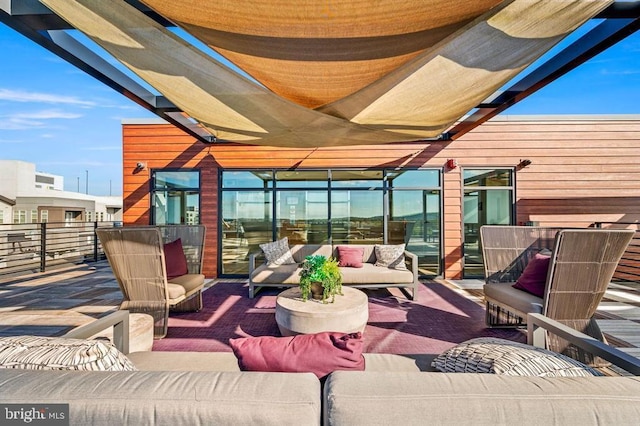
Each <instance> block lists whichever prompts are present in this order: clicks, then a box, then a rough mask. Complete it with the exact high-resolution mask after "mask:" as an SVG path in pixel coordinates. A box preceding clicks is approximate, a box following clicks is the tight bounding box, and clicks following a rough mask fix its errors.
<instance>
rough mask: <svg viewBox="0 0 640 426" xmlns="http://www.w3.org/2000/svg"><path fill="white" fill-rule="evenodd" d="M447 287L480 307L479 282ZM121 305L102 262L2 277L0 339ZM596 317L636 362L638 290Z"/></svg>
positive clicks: (612, 292)
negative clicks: (452, 288)
mask: <svg viewBox="0 0 640 426" xmlns="http://www.w3.org/2000/svg"><path fill="white" fill-rule="evenodd" d="M225 281H230V280H229V279H225ZM238 281H240V282H244V281H246V280H238ZM445 284H447V285H449V286H452V287H454V288H456V289H458V290H459V291H460V292H461V293H462V294H464V295H465V296H466V297H468V298H470V299H472V300H474V301H476V302H477V303H480V304H482V281H480V280H458V281H445ZM120 300H121V293H120V289H119V288H118V284H117V282H116V281H115V279H114V277H113V274H112V272H111V268H110V267H109V264H108V263H107V262H106V261H103V262H97V263H92V264H86V265H79V266H72V267H69V268H67V269H59V270H56V271H52V272H48V273H37V274H31V275H24V276H20V277H13V278H3V279H0V336H15V335H22V334H33V335H41V336H59V335H62V334H64V333H66V332H67V331H69V330H70V329H72V328H74V327H77V326H79V325H83V324H86V323H88V322H91V321H93V320H94V319H96V318H99V317H101V316H104V315H106V314H107V313H109V312H112V311H114V310H116V309H117V306H118V305H119V303H120ZM596 317H597V321H598V324H599V325H600V327H601V329H602V330H603V332H604V333H605V335H606V336H607V338H608V340H609V343H610V344H612V345H613V346H616V347H619V348H621V349H622V350H624V351H625V352H628V353H630V354H632V355H634V356H636V357H639V358H640V285H637V284H611V286H610V288H609V290H608V291H607V294H606V296H605V299H604V300H603V301H602V303H601V304H600V306H599V308H598V312H597V315H596Z"/></svg>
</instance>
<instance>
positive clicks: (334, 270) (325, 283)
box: [300, 254, 342, 303]
mask: <svg viewBox="0 0 640 426" xmlns="http://www.w3.org/2000/svg"><path fill="white" fill-rule="evenodd" d="M300 291H301V292H302V299H303V300H305V301H306V300H307V299H308V298H309V295H310V294H311V295H312V297H313V298H314V299H318V300H320V299H321V300H322V303H328V302H327V299H328V298H329V297H331V303H333V302H334V301H335V296H336V294H340V295H342V274H341V273H340V269H339V268H338V261H337V260H336V259H334V258H328V259H327V257H326V256H323V255H320V254H316V255H311V256H307V257H305V258H304V262H302V270H301V271H300Z"/></svg>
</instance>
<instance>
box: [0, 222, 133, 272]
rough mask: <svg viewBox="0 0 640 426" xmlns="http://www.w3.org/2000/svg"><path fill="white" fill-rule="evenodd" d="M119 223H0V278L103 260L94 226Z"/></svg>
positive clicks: (108, 225) (107, 225)
mask: <svg viewBox="0 0 640 426" xmlns="http://www.w3.org/2000/svg"><path fill="white" fill-rule="evenodd" d="M113 226H121V223H120V222H49V223H25V224H0V276H6V275H18V274H23V273H33V272H46V271H47V270H50V269H53V268H59V267H63V266H66V265H70V264H79V263H83V262H95V261H98V260H102V259H104V258H105V256H104V252H103V250H102V247H101V246H100V241H99V240H98V239H97V238H96V233H95V229H96V228H97V227H113Z"/></svg>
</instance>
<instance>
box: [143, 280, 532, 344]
mask: <svg viewBox="0 0 640 426" xmlns="http://www.w3.org/2000/svg"><path fill="white" fill-rule="evenodd" d="M279 291H280V290H278V289H267V290H262V291H261V292H260V293H258V294H257V296H256V297H255V299H249V297H248V288H247V286H245V285H242V284H239V283H231V282H220V283H218V284H216V285H215V286H213V287H211V288H210V289H208V290H206V291H205V292H204V293H203V299H204V300H203V301H204V309H203V310H201V311H200V312H195V313H171V315H170V317H169V332H168V334H167V337H165V338H164V339H162V340H157V341H155V342H154V345H153V350H156V351H194V352H206V351H209V352H230V351H231V348H230V347H229V345H228V342H229V339H231V338H236V337H248V336H279V335H280V333H279V331H278V326H277V324H276V321H275V303H276V296H277V294H278V292H279ZM365 292H366V293H367V295H368V296H369V322H368V323H367V327H366V329H365V332H364V338H365V347H364V351H365V352H367V353H397V354H418V353H440V352H442V351H444V350H446V349H448V348H450V347H452V346H454V345H456V344H457V343H460V342H463V341H465V340H468V339H472V338H474V337H484V336H491V337H501V338H504V339H509V340H515V341H520V342H523V341H525V340H526V339H525V335H524V333H523V332H522V331H520V330H514V329H489V328H486V327H485V324H484V308H483V307H482V306H480V305H478V304H477V303H475V302H474V301H472V300H470V299H467V298H465V297H464V296H463V295H461V294H459V293H458V292H456V291H455V290H452V289H450V288H448V287H447V286H445V285H443V284H440V283H435V282H426V283H423V284H422V285H421V286H420V288H419V291H418V297H417V301H411V300H407V299H406V298H405V296H404V294H402V293H401V292H400V291H399V290H397V289H391V290H386V289H380V290H365Z"/></svg>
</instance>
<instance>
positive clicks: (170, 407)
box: [0, 370, 321, 426]
mask: <svg viewBox="0 0 640 426" xmlns="http://www.w3.org/2000/svg"><path fill="white" fill-rule="evenodd" d="M0 383H1V384H2V392H1V393H0V403H3V404H7V403H33V402H34V401H37V402H39V403H43V404H45V403H54V402H55V403H68V404H69V411H70V413H69V417H70V424H71V425H152V424H153V425H167V426H175V425H198V424H200V425H253V424H261V425H277V426H281V425H287V424H289V425H318V424H319V423H320V412H321V394H320V381H319V380H318V379H317V378H316V376H314V375H313V374H310V373H245V372H242V373H233V372H220V373H218V372H202V371H191V372H185V371H176V372H171V371H133V372H89V373H86V372H77V371H73V372H66V371H25V370H0Z"/></svg>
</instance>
